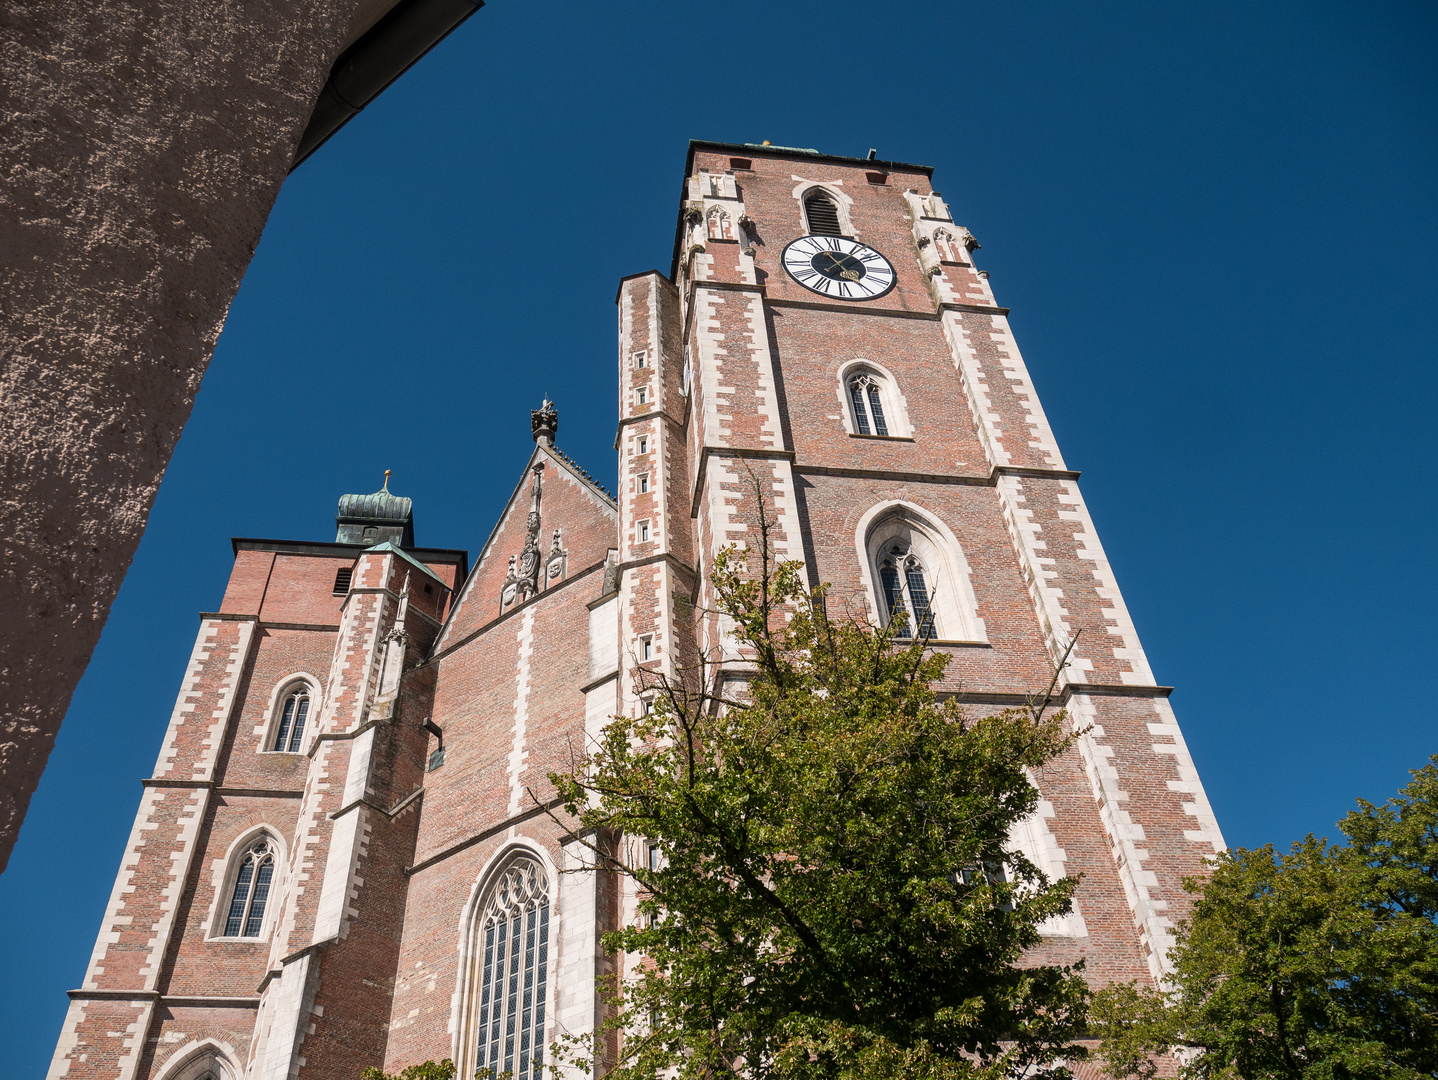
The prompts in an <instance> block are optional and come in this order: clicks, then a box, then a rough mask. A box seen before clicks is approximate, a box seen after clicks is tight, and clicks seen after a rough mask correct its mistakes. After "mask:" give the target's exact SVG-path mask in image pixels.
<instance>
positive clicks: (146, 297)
mask: <svg viewBox="0 0 1438 1080" xmlns="http://www.w3.org/2000/svg"><path fill="white" fill-rule="evenodd" d="M356 2H357V0H153V2H148V3H146V2H140V0H116V2H112V3H107V4H102V5H101V4H79V3H74V2H72V0H10V2H8V3H6V4H4V5H3V6H0V169H3V182H0V402H3V408H0V470H3V471H0V543H3V545H4V548H3V550H4V557H3V563H0V870H3V869H4V866H5V863H6V862H7V861H8V859H9V855H10V851H11V848H12V847H13V845H14V842H15V838H16V835H17V833H18V831H19V827H20V823H21V822H22V820H23V819H24V815H25V809H26V807H27V806H28V805H29V802H30V796H31V794H32V793H33V791H34V789H35V786H36V784H37V783H38V781H39V778H40V774H41V771H42V770H43V769H44V766H45V761H46V759H47V758H48V757H49V754H50V749H51V747H52V746H53V745H54V741H55V735H56V733H57V731H58V730H59V727H60V722H61V720H62V718H63V717H64V714H65V710H66V708H67V706H68V704H69V701H70V696H71V694H72V692H73V691H74V689H75V685H76V684H77V683H78V682H79V680H80V676H81V675H82V674H83V673H84V670H85V666H86V664H87V663H88V661H89V659H90V654H91V652H92V650H93V649H94V647H95V643H96V641H97V640H98V639H99V636H100V630H101V628H102V627H103V626H104V623H105V618H106V616H107V614H108V613H109V610H110V604H111V602H112V601H113V600H114V598H115V594H116V592H117V591H118V589H119V587H120V582H121V580H122V579H123V577H124V575H125V571H126V569H127V568H128V567H129V565H130V560H131V558H132V557H133V556H134V553H135V548H136V546H137V545H138V543H139V540H140V534H141V533H142V532H143V531H144V527H145V521H146V518H147V517H148V515H149V511H150V507H151V505H152V503H153V501H154V497H155V491H156V488H157V487H158V486H159V483H160V478H161V477H162V476H163V475H164V471H165V466H166V464H167V462H168V461H169V459H170V454H171V452H172V451H173V449H174V447H175V442H176V440H177V439H178V438H179V435H180V431H181V429H182V428H183V426H184V424H185V420H186V419H187V418H188V416H189V414H190V409H191V407H192V405H193V403H194V399H195V393H196V391H197V390H198V389H199V386H200V379H201V376H202V375H203V374H204V371H205V368H206V366H207V364H208V363H209V360H210V355H211V353H212V351H213V349H214V346H215V340H216V338H217V337H218V336H219V333H220V328H221V326H222V325H223V324H224V320H225V314H226V312H227V310H228V308H229V305H230V302H231V300H233V298H234V296H235V292H236V290H237V289H238V288H239V284H240V279H241V277H242V276H243V275H244V272H245V268H246V266H247V265H248V264H249V261H250V257H251V255H252V254H253V253H254V250H255V245H256V244H257V243H258V242H259V238H260V233H261V231H262V230H263V228H264V224H265V220H266V218H267V217H268V215H269V212H270V208H271V206H272V205H273V203H274V200H275V197H276V195H277V194H278V192H279V188H280V185H281V183H283V181H284V178H285V175H286V172H287V170H288V168H289V165H290V162H291V160H292V158H293V155H294V150H295V146H296V145H297V144H298V141H299V137H300V133H301V132H302V131H303V129H304V127H305V123H306V121H307V120H308V118H309V115H310V112H311V109H312V106H313V103H314V101H315V98H316V96H317V95H318V93H319V90H320V87H321V86H322V85H323V83H324V79H325V76H326V74H327V73H328V71H329V68H330V65H331V63H332V62H333V60H334V57H335V55H336V54H337V53H338V51H339V48H340V44H341V42H342V40H343V39H344V37H345V34H346V31H347V29H348V28H349V26H350V22H351V17H352V15H353V14H354V9H355V7H356Z"/></svg>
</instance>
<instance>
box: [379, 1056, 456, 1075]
mask: <svg viewBox="0 0 1438 1080" xmlns="http://www.w3.org/2000/svg"><path fill="white" fill-rule="evenodd" d="M360 1080H454V1062H452V1061H450V1060H449V1058H445V1059H444V1060H443V1061H426V1062H423V1063H422V1064H419V1065H411V1066H410V1067H409V1068H407V1069H404V1070H401V1071H400V1072H399V1073H396V1074H391V1073H387V1072H385V1071H384V1070H383V1069H376V1068H375V1067H374V1066H370V1067H369V1068H368V1069H366V1070H365V1071H364V1072H362V1073H360Z"/></svg>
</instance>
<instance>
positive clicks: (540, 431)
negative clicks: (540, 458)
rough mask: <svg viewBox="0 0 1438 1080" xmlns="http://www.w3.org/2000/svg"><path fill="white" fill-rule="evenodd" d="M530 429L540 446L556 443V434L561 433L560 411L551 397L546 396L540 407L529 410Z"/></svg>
mask: <svg viewBox="0 0 1438 1080" xmlns="http://www.w3.org/2000/svg"><path fill="white" fill-rule="evenodd" d="M529 430H530V433H531V434H532V435H533V436H534V441H535V442H537V443H538V444H539V445H540V446H553V445H554V436H555V435H557V434H558V433H559V412H558V410H556V409H555V407H554V402H552V401H550V400H549V398H547V397H546V398H545V399H544V404H542V405H541V406H540V407H539V408H537V409H531V410H530V411H529Z"/></svg>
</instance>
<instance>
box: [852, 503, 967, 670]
mask: <svg viewBox="0 0 1438 1080" xmlns="http://www.w3.org/2000/svg"><path fill="white" fill-rule="evenodd" d="M854 546H855V549H856V552H857V554H858V556H859V563H860V565H861V566H862V567H863V568H864V582H865V585H866V588H867V591H868V597H869V608H870V611H871V613H872V614H873V616H874V618H875V620H876V621H878V622H879V623H880V624H881V625H882V624H885V623H887V622H888V621H889V617H890V614H891V612H892V611H893V610H894V609H895V607H896V605H897V604H899V603H902V604H903V606H904V609H905V611H906V612H907V614H908V616H909V618H908V633H909V634H910V635H913V634H916V633H920V634H923V635H924V636H927V637H928V638H930V639H931V640H934V641H940V642H943V641H953V642H971V643H980V642H987V641H988V631H987V629H986V628H985V626H984V620H983V619H981V618H979V604H978V599H977V597H976V596H975V595H974V587H973V582H972V579H971V575H970V571H969V563H968V560H967V559H966V558H965V557H964V550H963V548H962V547H961V546H960V544H959V541H958V537H956V536H955V535H954V534H953V531H952V530H950V529H949V527H948V526H947V525H945V524H944V523H943V522H942V521H940V520H939V519H938V518H936V517H934V516H933V515H932V514H930V513H929V512H928V511H927V510H923V509H921V508H920V507H918V506H915V505H914V504H913V503H909V502H904V501H902V500H898V499H894V500H890V501H888V502H882V503H879V504H877V505H876V506H874V507H872V508H870V510H869V511H868V512H867V513H866V514H864V516H863V517H862V518H860V519H859V524H858V527H857V528H856V529H855V532H854ZM911 598H912V599H911ZM915 601H917V602H918V604H919V605H920V606H922V607H923V608H924V610H923V611H921V612H918V613H917V617H916V613H915V611H914V610H912V608H913V607H914V602H915Z"/></svg>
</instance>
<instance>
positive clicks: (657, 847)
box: [550, 517, 1087, 1080]
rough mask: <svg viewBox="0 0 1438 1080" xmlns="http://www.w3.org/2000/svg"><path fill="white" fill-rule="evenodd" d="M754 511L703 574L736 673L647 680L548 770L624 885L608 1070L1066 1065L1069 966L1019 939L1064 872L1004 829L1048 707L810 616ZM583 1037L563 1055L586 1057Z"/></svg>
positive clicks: (1019, 809) (996, 1069)
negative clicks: (990, 700)
mask: <svg viewBox="0 0 1438 1080" xmlns="http://www.w3.org/2000/svg"><path fill="white" fill-rule="evenodd" d="M758 531H759V544H758V545H757V548H756V549H755V550H752V551H749V552H745V551H742V550H736V549H726V550H725V551H722V552H721V553H720V554H719V555H718V556H717V557H716V559H715V560H714V564H713V567H712V572H711V578H710V580H711V581H712V583H713V586H714V590H715V593H716V595H717V602H718V609H719V614H720V615H722V616H723V618H724V625H725V626H727V628H728V629H729V632H730V633H731V635H732V641H733V643H735V644H736V645H737V646H738V648H739V649H740V651H741V653H742V655H744V656H745V657H746V658H747V659H748V661H749V662H750V663H749V675H748V677H747V678H746V680H745V681H744V684H743V687H742V689H740V690H732V689H731V690H727V691H726V690H724V689H723V687H724V685H725V684H724V683H723V680H721V679H719V678H718V676H717V672H716V671H715V669H713V668H712V667H709V666H706V665H705V664H703V663H700V662H698V661H696V662H695V663H694V664H693V665H692V666H689V667H688V668H687V669H686V670H684V671H682V672H680V673H679V674H678V675H676V676H674V677H672V678H662V677H658V676H654V677H653V678H652V681H651V683H650V685H649V687H648V689H649V690H650V691H652V693H653V695H654V702H655V707H654V709H653V711H652V712H651V713H649V714H648V715H644V716H639V717H634V718H627V717H616V718H614V720H613V721H612V722H611V723H610V724H609V726H608V727H607V728H605V729H604V731H603V733H602V735H601V736H600V738H599V740H598V743H597V745H596V746H594V747H592V748H591V749H592V752H591V753H590V754H589V755H588V756H587V757H586V758H585V760H584V761H582V762H581V763H579V765H578V766H577V767H576V768H575V769H574V771H573V772H572V773H571V774H569V775H563V774H556V775H552V776H551V777H550V780H551V781H552V782H553V783H554V784H555V785H556V787H557V788H558V790H559V793H560V795H561V797H562V798H563V799H564V800H566V803H567V807H566V809H567V811H568V813H569V814H570V815H571V816H572V817H573V818H577V819H578V822H579V826H580V828H579V829H578V830H577V832H578V833H579V834H580V835H584V836H589V837H593V838H594V844H593V847H594V851H595V852H596V853H597V857H598V862H599V863H600V865H602V866H607V867H609V868H611V869H612V870H616V871H618V872H621V873H623V874H627V875H630V876H632V877H633V878H634V879H636V880H637V882H638V885H639V888H640V895H641V900H640V903H639V905H638V908H639V912H640V919H639V924H638V925H635V926H629V927H625V928H623V929H620V930H618V931H615V932H611V933H608V934H606V935H605V936H604V944H605V947H606V948H608V949H610V950H615V951H623V952H627V953H629V954H631V955H632V956H643V957H645V958H647V959H645V960H644V961H643V962H642V963H641V964H639V965H637V966H635V967H631V969H630V971H631V975H632V976H633V977H632V978H631V979H627V980H626V981H625V982H624V984H623V985H621V986H611V987H609V988H608V989H609V993H610V995H611V1004H612V1013H611V1018H610V1020H609V1026H610V1030H611V1031H612V1030H614V1029H618V1030H619V1031H621V1032H622V1033H623V1035H624V1037H623V1040H622V1047H623V1048H622V1051H621V1052H620V1056H619V1060H617V1061H612V1062H607V1063H606V1064H609V1065H611V1066H612V1071H611V1072H610V1073H609V1075H610V1076H614V1077H617V1078H619V1080H641V1078H642V1080H651V1078H653V1077H655V1076H657V1075H660V1073H661V1072H662V1071H663V1070H666V1069H674V1070H676V1073H677V1075H678V1076H680V1077H684V1078H701V1077H702V1078H712V1077H714V1076H717V1075H726V1074H727V1075H742V1076H745V1077H753V1078H761V1077H774V1078H785V1080H788V1078H794V1080H808V1078H820V1077H851V1076H852V1077H857V1076H864V1077H866V1078H883V1077H889V1076H892V1077H895V1078H897V1077H900V1076H902V1077H905V1078H915V1077H945V1078H985V1077H995V1078H997V1077H1008V1076H1017V1075H1027V1076H1032V1077H1064V1076H1068V1075H1069V1072H1068V1069H1067V1068H1066V1067H1065V1066H1064V1064H1063V1059H1064V1058H1069V1059H1072V1058H1076V1057H1081V1056H1082V1055H1083V1050H1082V1049H1081V1048H1080V1047H1078V1046H1076V1045H1075V1044H1074V1041H1073V1040H1074V1039H1075V1038H1076V1037H1077V1036H1078V1035H1079V1034H1080V1033H1081V1031H1082V1024H1083V1020H1084V1009H1085V1005H1086V1001H1087V988H1086V985H1085V983H1084V981H1083V977H1082V975H1081V974H1080V973H1079V972H1078V970H1077V969H1076V968H1068V967H1055V966H1044V965H1032V964H1031V965H1027V966H1025V965H1024V964H1023V962H1022V959H1023V955H1024V952H1025V950H1026V949H1029V948H1031V947H1032V946H1034V945H1036V944H1037V943H1038V941H1039V936H1038V932H1037V926H1038V924H1039V923H1040V922H1042V921H1043V920H1044V919H1046V918H1048V917H1050V916H1053V915H1058V914H1062V913H1066V912H1068V911H1069V910H1070V905H1071V897H1072V894H1073V890H1074V887H1075V882H1074V881H1073V880H1070V879H1063V880H1060V881H1049V880H1047V879H1046V878H1045V876H1044V875H1043V874H1042V873H1041V872H1040V871H1039V870H1038V869H1037V868H1036V867H1034V866H1033V865H1032V864H1031V863H1029V862H1028V860H1026V859H1025V858H1024V857H1023V856H1022V855H1021V854H1019V853H1017V852H1011V851H1009V850H1008V849H1007V848H1006V841H1007V839H1008V836H1009V830H1010V828H1011V827H1012V826H1013V825H1014V824H1015V823H1016V822H1018V821H1020V820H1021V819H1023V818H1024V817H1026V816H1027V815H1029V814H1030V813H1032V812H1033V811H1034V809H1035V807H1036V804H1037V800H1038V793H1037V792H1036V790H1035V789H1034V787H1033V784H1032V783H1031V780H1030V774H1031V773H1037V772H1038V771H1039V770H1041V769H1042V768H1043V766H1044V764H1045V762H1047V761H1049V760H1051V759H1052V758H1053V757H1054V756H1055V755H1056V754H1059V753H1061V752H1062V751H1063V750H1065V749H1066V748H1067V747H1068V746H1069V745H1070V744H1071V737H1070V736H1068V735H1066V734H1065V733H1064V731H1063V716H1062V714H1058V715H1051V716H1046V715H1044V712H1045V710H1044V707H1043V705H1044V704H1045V702H1038V703H1036V704H1035V705H1034V707H1032V708H1029V709H1015V710H1010V711H1006V712H1003V713H1000V714H999V715H996V716H987V717H982V718H974V717H972V716H970V715H969V714H968V713H967V712H966V711H965V710H964V709H963V708H961V707H960V706H959V705H957V704H955V703H954V702H952V701H946V700H940V699H938V698H937V697H936V695H935V692H934V690H933V689H932V687H933V684H934V683H936V682H937V681H938V680H939V679H940V677H941V676H942V674H943V672H944V668H945V665H946V663H947V658H946V657H944V656H942V655H937V654H935V653H934V652H933V651H932V650H927V649H926V648H925V647H924V645H923V644H922V642H913V643H909V642H908V641H907V640H903V639H898V638H896V637H895V631H896V628H893V627H891V628H888V629H885V630H879V629H876V628H874V627H872V626H870V625H869V624H868V622H867V620H865V619H841V618H837V617H833V618H831V617H830V615H829V613H828V612H827V611H826V606H825V604H824V598H823V593H822V590H820V591H819V592H817V593H815V594H812V595H811V594H810V593H809V592H808V591H806V588H805V586H804V584H803V576H802V572H801V567H800V565H799V564H796V563H787V562H778V563H775V562H774V561H773V560H771V558H770V554H769V536H768V525H767V522H765V521H764V520H763V519H762V517H761V520H760V524H759V530H758ZM621 837H624V838H631V839H630V840H629V842H627V843H621V842H619V840H618V838H621ZM637 838H643V841H644V845H645V846H644V850H643V852H642V853H640V852H636V851H635V845H636V843H637ZM648 845H653V849H652V850H653V851H654V852H655V855H654V857H653V858H652V859H651V858H650V854H649V852H650V850H651V849H650V848H649V847H648ZM626 852H628V853H629V854H627V855H626ZM602 1045H605V1039H604V1038H603V1037H602V1034H601V1037H600V1038H598V1039H595V1040H593V1041H592V1042H591V1041H585V1042H584V1043H580V1044H575V1045H571V1046H569V1047H568V1048H567V1049H566V1050H565V1051H564V1052H565V1054H566V1055H567V1057H568V1059H569V1060H571V1061H574V1062H575V1063H576V1064H580V1065H581V1066H592V1065H593V1063H594V1057H595V1056H596V1055H598V1050H597V1047H599V1046H602ZM610 1045H613V1044H612V1043H611V1044H610ZM599 1056H601V1057H602V1055H599ZM1025 1070H1027V1071H1025Z"/></svg>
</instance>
